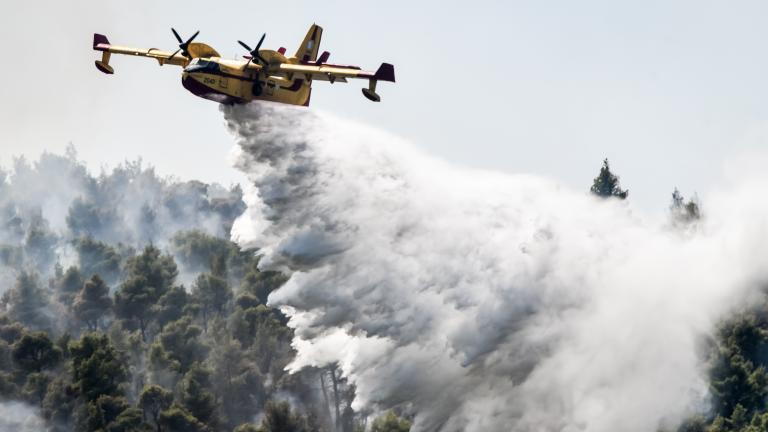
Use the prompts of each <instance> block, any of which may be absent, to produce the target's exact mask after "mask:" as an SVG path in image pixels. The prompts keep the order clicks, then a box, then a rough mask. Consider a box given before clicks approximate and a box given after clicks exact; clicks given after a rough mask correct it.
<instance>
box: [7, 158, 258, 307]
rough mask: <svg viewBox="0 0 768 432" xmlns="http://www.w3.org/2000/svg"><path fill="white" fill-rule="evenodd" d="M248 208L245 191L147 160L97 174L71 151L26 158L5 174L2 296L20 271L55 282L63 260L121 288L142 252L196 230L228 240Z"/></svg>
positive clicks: (17, 162)
mask: <svg viewBox="0 0 768 432" xmlns="http://www.w3.org/2000/svg"><path fill="white" fill-rule="evenodd" d="M243 209H244V205H243V202H242V192H241V191H240V189H239V187H233V188H230V189H226V188H224V187H222V186H220V185H217V184H205V183H201V182H198V181H186V182H182V181H179V180H177V179H174V178H163V177H160V176H158V175H157V174H156V173H155V171H154V169H153V168H152V167H145V166H143V164H142V163H141V161H135V162H125V163H124V164H121V165H119V166H117V167H115V168H114V169H112V170H111V171H106V170H102V172H101V173H100V174H99V175H92V174H91V173H90V172H89V171H88V170H87V168H86V166H85V164H84V163H82V162H80V161H79V160H78V159H77V153H76V151H75V149H74V147H71V146H70V147H69V148H68V150H67V153H66V154H65V155H63V156H61V155H55V154H50V153H43V154H42V155H41V156H40V158H39V159H38V160H37V161H33V162H29V161H27V160H26V159H24V158H18V159H16V160H15V161H14V164H13V167H12V169H11V170H10V172H8V173H6V172H4V171H2V170H0V292H3V291H5V290H6V289H7V288H8V287H9V286H11V285H12V284H13V281H14V279H15V278H16V276H17V275H18V272H19V270H23V269H30V270H34V271H36V272H38V273H40V274H41V275H43V276H45V277H47V276H51V275H52V274H53V273H54V264H56V263H57V262H58V263H60V264H61V265H62V266H65V267H66V266H69V265H73V264H78V265H79V266H80V267H81V269H82V270H83V271H85V272H86V273H88V274H86V277H87V276H90V273H91V271H93V272H99V273H101V274H102V275H103V276H104V277H105V278H106V279H107V281H108V282H109V283H110V284H114V283H116V282H117V280H118V276H119V270H120V268H119V267H120V260H121V259H124V258H127V257H128V256H130V255H132V254H133V253H134V251H135V250H136V249H137V248H141V247H143V246H144V245H146V244H148V243H154V244H156V245H158V246H159V247H162V248H164V247H168V246H171V245H170V240H171V239H172V238H173V236H174V235H176V234H177V233H178V232H180V231H188V230H196V231H200V232H202V233H206V234H209V235H211V236H214V237H222V238H225V237H226V236H227V235H228V234H229V230H230V226H231V224H232V222H233V221H234V219H235V217H236V216H237V215H239V214H240V213H241V212H242V211H243ZM84 239H85V240H84Z"/></svg>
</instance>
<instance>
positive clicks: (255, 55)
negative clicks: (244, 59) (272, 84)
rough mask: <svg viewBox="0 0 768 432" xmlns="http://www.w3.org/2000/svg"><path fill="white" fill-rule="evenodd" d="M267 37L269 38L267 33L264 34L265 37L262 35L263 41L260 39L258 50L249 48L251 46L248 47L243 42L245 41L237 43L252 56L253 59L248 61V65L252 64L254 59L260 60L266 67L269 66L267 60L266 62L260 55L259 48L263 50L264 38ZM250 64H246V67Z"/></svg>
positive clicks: (257, 45)
mask: <svg viewBox="0 0 768 432" xmlns="http://www.w3.org/2000/svg"><path fill="white" fill-rule="evenodd" d="M265 37H267V34H266V33H264V34H263V35H261V39H259V43H257V44H256V48H254V49H251V47H249V46H248V45H247V44H246V43H245V42H243V41H237V43H239V44H240V46H242V47H243V48H245V49H247V50H248V52H249V53H250V54H251V58H250V59H248V63H250V62H251V61H252V60H253V59H256V60H259V61H260V62H261V63H263V64H264V66H266V65H267V64H268V62H267V61H266V60H264V57H262V56H261V55H260V54H259V48H261V43H262V42H264V38H265ZM248 63H246V66H247V65H248Z"/></svg>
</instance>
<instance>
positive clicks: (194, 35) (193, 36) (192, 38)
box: [185, 30, 200, 45]
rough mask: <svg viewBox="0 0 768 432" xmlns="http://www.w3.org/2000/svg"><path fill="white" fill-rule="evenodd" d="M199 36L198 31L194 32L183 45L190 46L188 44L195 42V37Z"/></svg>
mask: <svg viewBox="0 0 768 432" xmlns="http://www.w3.org/2000/svg"><path fill="white" fill-rule="evenodd" d="M199 34H200V30H198V31H196V32H195V34H193V35H192V37H191V38H189V39H187V42H185V43H186V44H187V45H189V44H190V42H192V41H193V40H195V38H196V37H197V35H199Z"/></svg>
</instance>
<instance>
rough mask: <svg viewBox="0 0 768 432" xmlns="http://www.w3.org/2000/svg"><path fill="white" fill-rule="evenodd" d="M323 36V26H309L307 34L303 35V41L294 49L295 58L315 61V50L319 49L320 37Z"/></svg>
mask: <svg viewBox="0 0 768 432" xmlns="http://www.w3.org/2000/svg"><path fill="white" fill-rule="evenodd" d="M322 36H323V28H322V27H320V26H319V25H317V24H312V27H310V28H309V31H308V32H307V35H306V36H305V37H304V41H303V42H302V43H301V46H299V49H298V50H297V51H296V58H297V59H299V60H301V61H303V62H308V61H315V60H317V52H318V50H319V49H320V38H321V37H322Z"/></svg>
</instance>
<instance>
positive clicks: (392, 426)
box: [371, 411, 411, 432]
mask: <svg viewBox="0 0 768 432" xmlns="http://www.w3.org/2000/svg"><path fill="white" fill-rule="evenodd" d="M409 430H411V422H409V421H408V420H406V419H403V418H400V417H398V416H397V415H396V414H395V413H394V412H392V411H390V412H388V413H386V414H384V415H383V416H381V417H378V418H377V419H376V420H374V421H373V425H371V432H408V431H409Z"/></svg>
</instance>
